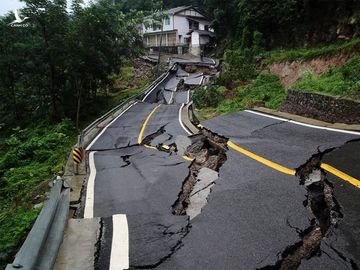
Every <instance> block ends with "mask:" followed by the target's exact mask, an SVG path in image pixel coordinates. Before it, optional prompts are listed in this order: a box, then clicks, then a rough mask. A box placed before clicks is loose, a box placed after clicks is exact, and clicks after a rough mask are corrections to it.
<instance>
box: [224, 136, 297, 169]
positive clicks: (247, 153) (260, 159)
mask: <svg viewBox="0 0 360 270" xmlns="http://www.w3.org/2000/svg"><path fill="white" fill-rule="evenodd" d="M227 145H228V146H229V147H230V148H232V149H234V150H235V151H237V152H239V153H242V154H244V155H245V156H248V157H249V158H252V159H254V160H256V161H258V162H260V163H262V164H264V165H266V166H268V167H270V168H273V169H275V170H277V171H279V172H282V173H285V174H289V175H295V174H296V171H295V170H294V169H289V168H286V167H284V166H281V165H280V164H277V163H275V162H272V161H270V160H268V159H266V158H263V157H261V156H258V155H256V154H254V153H252V152H250V151H248V150H246V149H244V148H242V147H240V146H238V145H236V144H235V143H233V142H232V141H228V143H227Z"/></svg>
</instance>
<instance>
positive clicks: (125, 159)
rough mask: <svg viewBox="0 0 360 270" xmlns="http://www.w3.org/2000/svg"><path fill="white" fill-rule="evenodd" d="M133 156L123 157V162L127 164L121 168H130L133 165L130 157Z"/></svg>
mask: <svg viewBox="0 0 360 270" xmlns="http://www.w3.org/2000/svg"><path fill="white" fill-rule="evenodd" d="M131 156H132V155H125V156H121V158H122V160H123V161H124V162H125V164H124V165H122V166H121V168H125V167H127V166H129V165H130V164H131V162H130V157H131Z"/></svg>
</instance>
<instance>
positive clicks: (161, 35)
mask: <svg viewBox="0 0 360 270" xmlns="http://www.w3.org/2000/svg"><path fill="white" fill-rule="evenodd" d="M163 32H164V22H163V19H162V18H161V33H160V44H159V45H160V46H159V53H158V63H157V69H156V75H157V76H159V75H160V74H159V71H160V57H161V47H162V40H163Z"/></svg>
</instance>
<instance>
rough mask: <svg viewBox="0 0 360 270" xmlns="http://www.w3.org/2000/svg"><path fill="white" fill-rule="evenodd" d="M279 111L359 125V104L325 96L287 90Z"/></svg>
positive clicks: (326, 120) (331, 121)
mask: <svg viewBox="0 0 360 270" xmlns="http://www.w3.org/2000/svg"><path fill="white" fill-rule="evenodd" d="M279 111H283V112H287V113H292V114H297V115H301V116H305V117H310V118H314V119H317V120H321V121H325V122H330V123H345V124H359V123H360V102H359V101H354V100H349V99H343V98H337V97H332V96H327V95H321V94H315V93H307V92H300V91H296V90H289V91H288V96H287V99H286V100H285V102H284V103H283V104H282V105H281V106H280V108H279Z"/></svg>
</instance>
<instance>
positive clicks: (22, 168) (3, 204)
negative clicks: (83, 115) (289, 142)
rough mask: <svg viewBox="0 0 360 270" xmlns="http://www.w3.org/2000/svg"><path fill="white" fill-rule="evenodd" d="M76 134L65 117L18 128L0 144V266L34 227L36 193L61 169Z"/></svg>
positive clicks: (36, 212)
mask: <svg viewBox="0 0 360 270" xmlns="http://www.w3.org/2000/svg"><path fill="white" fill-rule="evenodd" d="M75 135H76V134H75V129H74V127H73V124H72V122H71V121H70V120H68V119H65V120H63V121H62V122H60V123H58V124H57V125H54V126H48V125H45V124H40V125H38V126H35V127H34V126H33V127H28V128H25V129H21V128H15V129H13V132H12V134H11V135H10V136H9V137H7V138H4V140H3V142H2V143H1V144H0V146H1V147H0V151H1V156H0V186H1V188H0V266H2V265H5V264H6V262H8V260H9V259H11V256H12V255H13V254H14V253H15V252H16V249H17V248H18V247H19V245H20V244H21V242H22V240H23V239H24V237H25V236H26V234H27V232H28V231H29V229H30V228H31V225H32V223H33V221H34V220H35V218H36V216H37V214H38V210H33V209H31V206H32V205H31V201H32V198H33V195H34V194H38V193H39V190H41V188H40V186H41V185H42V183H44V182H45V181H48V180H51V178H53V177H54V176H55V175H56V173H57V172H59V171H60V170H61V168H62V166H63V164H64V161H65V157H66V153H68V152H69V150H70V148H71V145H73V144H74V142H75V138H76V136H75ZM0 269H1V267H0Z"/></svg>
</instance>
